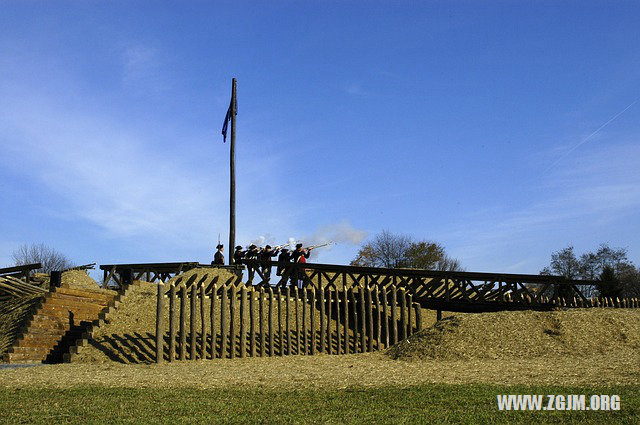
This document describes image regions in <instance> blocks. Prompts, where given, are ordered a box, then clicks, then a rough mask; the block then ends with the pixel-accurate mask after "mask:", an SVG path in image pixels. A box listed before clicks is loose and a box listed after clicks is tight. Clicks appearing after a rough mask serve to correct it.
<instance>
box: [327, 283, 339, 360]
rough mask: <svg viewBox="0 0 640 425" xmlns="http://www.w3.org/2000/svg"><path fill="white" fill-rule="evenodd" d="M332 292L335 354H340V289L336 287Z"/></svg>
mask: <svg viewBox="0 0 640 425" xmlns="http://www.w3.org/2000/svg"><path fill="white" fill-rule="evenodd" d="M333 294H334V301H335V303H336V354H340V353H341V351H342V347H341V341H340V291H338V288H336V290H335V291H333ZM329 344H331V338H329Z"/></svg>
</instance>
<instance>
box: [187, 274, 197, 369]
mask: <svg viewBox="0 0 640 425" xmlns="http://www.w3.org/2000/svg"><path fill="white" fill-rule="evenodd" d="M197 289H198V288H196V284H195V282H194V283H192V284H191V298H190V300H189V301H190V305H191V310H190V312H189V323H190V325H191V326H190V327H189V341H190V343H191V346H190V347H189V355H190V357H189V359H190V360H195V359H196V341H197V340H196V337H197V331H196V318H197V317H198V316H197V311H196V310H197V308H196V307H197V301H198V292H197Z"/></svg>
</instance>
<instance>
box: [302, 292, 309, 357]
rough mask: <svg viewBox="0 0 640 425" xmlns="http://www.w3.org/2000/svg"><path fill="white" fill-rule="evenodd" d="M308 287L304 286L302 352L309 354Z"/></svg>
mask: <svg viewBox="0 0 640 425" xmlns="http://www.w3.org/2000/svg"><path fill="white" fill-rule="evenodd" d="M308 299H309V298H308V296H307V288H306V287H302V353H303V354H309V353H308V352H307V348H308V347H309V345H308V342H307V300H308Z"/></svg>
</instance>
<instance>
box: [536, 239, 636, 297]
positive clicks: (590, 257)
mask: <svg viewBox="0 0 640 425" xmlns="http://www.w3.org/2000/svg"><path fill="white" fill-rule="evenodd" d="M540 274H546V275H549V274H553V275H560V276H564V277H566V278H568V279H577V280H581V279H586V280H596V281H597V283H596V285H595V292H594V291H593V289H594V288H593V287H591V286H586V285H584V286H583V287H582V288H580V289H581V290H583V291H584V292H583V293H584V295H585V296H588V297H590V296H595V295H600V296H603V297H639V296H640V269H639V268H637V267H636V266H635V265H634V264H633V262H632V261H631V260H629V258H628V257H627V250H626V249H625V248H611V247H610V246H609V244H607V243H603V244H601V245H600V246H599V247H598V248H597V249H595V250H594V251H587V252H585V253H583V254H581V255H579V256H578V255H576V253H575V251H574V248H573V246H568V247H566V248H564V249H561V250H559V251H556V252H554V253H552V254H551V262H550V264H549V265H548V266H546V267H545V268H543V269H542V270H541V271H540Z"/></svg>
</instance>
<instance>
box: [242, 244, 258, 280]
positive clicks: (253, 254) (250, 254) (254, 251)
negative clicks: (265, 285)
mask: <svg viewBox="0 0 640 425" xmlns="http://www.w3.org/2000/svg"><path fill="white" fill-rule="evenodd" d="M259 253H260V251H258V247H257V246H255V245H254V244H251V245H249V249H248V250H247V252H245V254H244V258H245V259H246V260H257V259H258V254H259ZM247 272H248V274H249V279H248V280H247V283H249V284H251V283H253V277H254V276H255V274H256V269H255V268H254V267H253V266H250V265H247Z"/></svg>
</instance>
